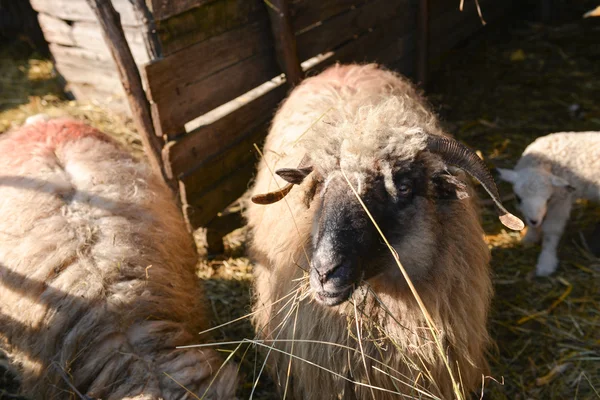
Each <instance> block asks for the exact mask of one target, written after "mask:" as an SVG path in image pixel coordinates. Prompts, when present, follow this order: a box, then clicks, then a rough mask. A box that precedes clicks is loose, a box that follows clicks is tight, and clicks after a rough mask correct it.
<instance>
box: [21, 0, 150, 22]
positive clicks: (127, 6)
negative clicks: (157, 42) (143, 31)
mask: <svg viewBox="0 0 600 400" xmlns="http://www.w3.org/2000/svg"><path fill="white" fill-rule="evenodd" d="M17 1H22V0H17ZM86 1H87V0H30V2H31V6H32V7H33V9H34V10H35V11H37V12H42V13H45V14H48V15H52V16H54V17H56V18H60V19H63V20H67V21H88V22H95V21H96V16H95V14H94V12H93V11H92V9H91V8H90V6H89V5H88V4H87V3H86ZM112 4H113V6H114V8H115V9H116V11H117V12H118V13H119V15H120V16H121V24H122V25H124V26H139V25H140V22H139V21H138V20H137V19H136V17H135V13H134V12H133V7H132V5H131V3H130V2H129V0H112Z"/></svg>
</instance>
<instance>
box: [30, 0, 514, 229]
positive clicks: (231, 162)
mask: <svg viewBox="0 0 600 400" xmlns="http://www.w3.org/2000/svg"><path fill="white" fill-rule="evenodd" d="M112 1H113V4H114V6H115V8H116V9H117V11H119V12H120V14H121V20H122V23H123V25H124V30H125V33H126V36H127V39H128V42H129V44H130V47H131V50H132V52H133V54H134V57H135V59H136V62H137V63H138V65H139V66H140V69H141V72H142V78H143V81H144V82H143V83H144V87H145V89H146V94H147V97H148V99H149V101H150V104H151V109H152V119H153V123H154V128H155V131H156V133H157V135H159V136H161V137H163V138H165V139H166V145H165V147H164V149H163V152H162V156H163V160H164V164H165V171H166V173H167V175H168V177H170V178H172V179H175V180H177V181H178V184H179V188H180V191H181V194H182V196H181V198H182V201H183V206H184V212H185V214H186V216H187V218H188V220H189V221H190V223H191V225H192V226H194V227H197V226H201V225H205V224H207V223H209V222H210V221H211V219H213V218H214V217H215V216H216V215H217V213H218V212H220V211H221V210H222V209H223V208H224V207H225V206H226V205H227V204H229V203H230V202H232V201H234V200H235V199H236V198H238V197H239V196H240V195H241V194H242V192H243V191H244V190H245V189H246V186H247V184H248V182H249V180H250V178H251V175H252V172H253V170H254V164H255V162H256V152H255V150H254V146H253V145H254V144H255V143H259V142H260V141H261V140H262V138H263V137H264V136H265V133H266V130H267V128H268V124H269V121H270V120H271V118H272V116H273V113H274V111H275V109H276V107H277V105H278V104H279V103H280V101H281V100H282V99H283V98H284V97H285V95H286V93H287V92H288V91H289V86H288V84H287V83H286V81H285V79H284V77H283V75H282V68H283V67H282V64H281V63H280V61H281V60H279V59H278V57H277V50H278V49H277V46H276V45H277V44H279V43H275V40H274V36H273V33H272V24H271V19H272V18H273V12H274V11H275V13H279V11H280V10H274V8H273V7H275V6H274V5H273V4H274V3H275V4H276V3H277V2H276V1H275V2H270V1H269V2H268V1H264V0H171V1H164V0H146V4H147V5H148V7H149V9H150V11H151V12H152V13H153V18H154V20H155V24H156V34H157V36H158V38H159V39H160V42H161V47H162V56H161V57H159V58H158V59H155V60H150V56H149V52H148V51H147V50H146V48H145V46H144V42H143V35H142V33H143V29H144V27H143V26H142V23H141V21H139V20H137V19H136V14H135V12H134V10H133V8H132V5H131V3H130V1H129V0H112ZM31 2H32V5H33V7H34V8H35V9H36V10H37V11H38V12H40V15H39V20H40V24H41V26H42V29H43V30H44V33H45V35H46V38H47V40H48V41H50V42H51V43H52V44H51V50H52V52H53V54H54V57H55V59H56V65H57V69H58V70H59V72H60V73H61V74H62V75H63V76H64V77H65V78H66V79H67V81H68V82H69V83H70V84H71V85H72V87H73V88H75V89H78V90H79V92H80V93H84V89H86V90H87V93H86V94H88V95H91V96H94V94H98V96H101V95H106V93H115V94H117V95H118V94H119V92H121V91H122V89H121V86H120V83H119V82H118V79H117V75H116V73H115V72H114V64H113V62H112V60H111V58H110V55H109V53H108V50H107V48H106V46H105V44H104V43H103V40H102V36H101V34H100V29H99V27H98V25H97V24H96V22H95V18H94V15H93V13H92V12H91V10H90V9H89V8H88V7H87V4H86V2H85V0H31ZM459 3H460V1H459V0H429V10H430V15H429V26H430V29H429V54H430V55H431V56H432V57H437V56H439V55H440V54H442V53H443V52H445V51H447V50H448V49H450V48H451V47H452V46H454V45H455V44H456V43H458V42H459V41H461V40H463V39H464V38H466V37H467V36H469V35H470V34H472V33H473V32H475V31H476V30H477V29H479V28H480V27H481V26H482V25H481V22H480V20H479V17H478V16H477V12H476V7H475V2H474V0H471V1H468V0H467V1H466V2H465V10H464V11H463V12H460V11H459V10H458V6H459ZM479 3H480V5H481V8H482V10H483V12H484V17H485V18H486V20H488V21H491V20H493V19H494V18H496V17H497V16H499V15H501V14H503V13H504V12H506V11H507V8H509V6H510V5H511V4H512V3H513V1H512V0H504V1H497V0H479ZM287 4H288V5H289V17H290V25H291V31H292V34H293V38H294V39H295V42H296V49H297V51H296V52H297V55H298V58H299V60H300V62H304V64H303V68H304V71H305V73H307V74H314V73H316V72H318V71H319V70H320V69H323V68H325V67H326V66H328V65H331V64H332V63H334V62H337V61H340V62H352V61H355V62H379V63H381V64H384V65H386V66H388V67H390V68H394V69H397V70H399V71H400V72H402V73H405V74H407V75H412V74H413V71H414V65H415V49H416V39H417V33H416V29H417V25H416V23H417V9H418V4H419V1H418V0H327V1H323V0H288V3H287ZM270 17H271V19H270ZM186 127H187V129H186Z"/></svg>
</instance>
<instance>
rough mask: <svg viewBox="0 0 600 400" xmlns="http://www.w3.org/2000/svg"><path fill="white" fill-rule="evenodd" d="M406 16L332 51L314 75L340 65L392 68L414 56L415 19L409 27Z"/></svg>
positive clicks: (410, 22) (317, 66) (384, 24)
mask: <svg viewBox="0 0 600 400" xmlns="http://www.w3.org/2000/svg"><path fill="white" fill-rule="evenodd" d="M405 20H406V16H404V15H403V16H400V17H398V18H394V19H390V20H388V21H385V22H384V23H382V24H380V25H378V26H377V27H375V28H374V29H372V30H368V31H366V32H363V33H362V34H360V35H357V36H356V37H354V38H352V39H351V40H349V41H347V42H345V43H344V44H342V45H341V46H339V47H337V48H335V49H333V50H332V54H331V55H329V56H328V57H326V58H324V59H323V60H322V61H321V62H319V63H318V64H316V65H315V66H313V67H312V68H311V69H310V71H311V74H313V73H315V72H317V71H320V70H323V69H324V68H326V67H328V66H329V65H332V64H334V63H336V62H341V63H348V62H359V63H364V62H377V63H380V64H383V65H387V66H389V65H390V64H391V63H393V62H394V61H396V60H398V59H399V58H401V57H403V56H404V54H406V53H410V52H414V46H415V34H414V28H415V23H416V21H415V20H414V19H412V20H410V21H409V24H406V23H405V22H406V21H405Z"/></svg>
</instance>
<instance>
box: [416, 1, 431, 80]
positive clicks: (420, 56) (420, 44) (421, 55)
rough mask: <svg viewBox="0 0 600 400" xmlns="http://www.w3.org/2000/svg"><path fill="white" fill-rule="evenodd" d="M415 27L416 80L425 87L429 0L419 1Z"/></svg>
mask: <svg viewBox="0 0 600 400" xmlns="http://www.w3.org/2000/svg"><path fill="white" fill-rule="evenodd" d="M417 27H418V28H417V29H418V31H417V82H419V83H421V85H422V86H423V87H425V86H426V85H427V72H428V69H429V68H428V63H429V59H428V58H429V56H428V54H429V0H420V1H419V11H418V20H417Z"/></svg>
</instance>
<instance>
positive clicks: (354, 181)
mask: <svg viewBox="0 0 600 400" xmlns="http://www.w3.org/2000/svg"><path fill="white" fill-rule="evenodd" d="M344 172H345V174H346V177H347V178H348V181H349V182H350V184H351V185H352V187H354V189H355V190H356V191H357V193H358V194H359V195H360V197H361V199H362V201H363V202H364V204H365V206H366V207H367V209H368V210H369V212H370V213H371V215H372V216H373V218H374V220H375V221H376V222H377V224H378V225H379V227H380V228H381V230H382V231H383V233H384V235H385V236H386V238H387V239H388V241H389V242H390V243H391V244H392V245H393V247H394V248H395V249H396V250H397V251H398V253H399V256H400V259H401V260H402V261H403V264H405V267H407V269H411V270H410V271H409V274H411V276H416V277H418V276H420V275H422V274H423V273H424V272H426V271H422V270H419V269H420V268H422V265H424V264H427V265H429V262H427V263H424V264H420V263H419V261H422V260H424V259H427V260H430V257H429V256H430V254H431V253H432V252H433V251H434V250H433V248H434V247H435V240H433V239H432V238H433V237H435V235H436V234H435V232H434V230H435V221H436V216H435V207H434V206H433V201H434V199H433V197H452V198H454V199H456V190H455V189H456V187H455V186H453V184H452V183H450V182H448V180H447V179H445V178H444V177H442V175H441V174H440V173H435V174H432V173H431V172H430V171H429V170H428V168H426V167H425V165H424V163H422V162H414V163H404V164H401V165H394V166H392V167H390V166H389V164H388V165H387V166H386V165H380V167H379V168H377V169H376V170H375V171H369V172H346V171H344ZM348 181H347V180H346V178H345V177H344V175H343V174H342V172H341V171H340V170H335V171H332V172H330V173H328V174H327V175H326V176H325V177H322V176H321V175H320V174H319V173H318V172H316V173H315V174H314V175H313V179H312V180H311V181H310V182H305V185H306V186H305V193H306V196H308V198H307V199H306V200H307V201H306V203H307V205H309V206H310V207H311V208H314V210H315V211H314V219H313V229H312V246H313V247H312V262H311V266H310V285H311V288H312V290H313V293H314V297H315V299H316V300H317V301H318V302H320V303H322V304H325V305H328V306H334V305H337V304H340V303H342V302H344V301H346V300H347V299H348V298H349V297H350V296H351V295H352V293H353V291H354V290H355V288H356V287H358V286H359V284H360V282H361V281H362V280H363V279H364V280H368V279H369V278H372V277H374V276H376V275H378V274H379V273H381V272H384V271H386V270H387V269H389V268H394V270H395V271H397V270H398V267H397V265H396V264H395V263H394V260H393V258H392V255H391V253H390V251H389V249H388V248H387V246H386V245H385V243H384V241H383V240H382V238H381V236H380V234H379V233H378V232H377V229H376V227H375V226H374V224H373V223H372V222H371V220H370V219H369V216H368V215H367V213H366V212H365V211H364V208H363V207H362V205H361V204H360V202H359V201H358V199H357V198H356V195H355V194H354V192H353V190H352V188H351V187H350V185H349V184H348ZM303 186H304V185H303ZM417 246H418V247H417ZM411 253H419V254H418V256H416V255H415V254H411ZM407 261H408V263H407Z"/></svg>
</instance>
